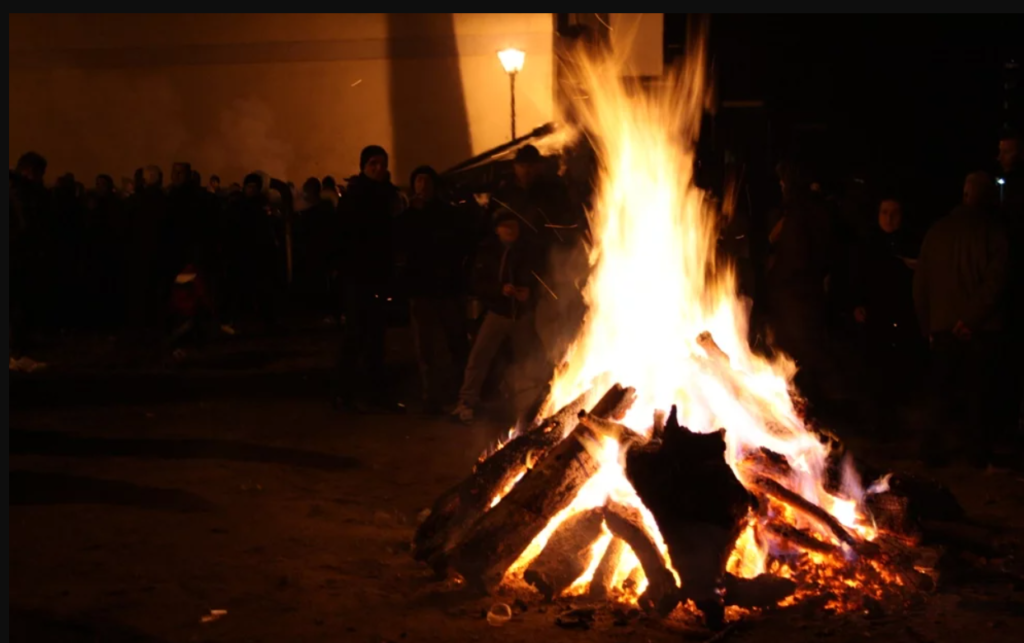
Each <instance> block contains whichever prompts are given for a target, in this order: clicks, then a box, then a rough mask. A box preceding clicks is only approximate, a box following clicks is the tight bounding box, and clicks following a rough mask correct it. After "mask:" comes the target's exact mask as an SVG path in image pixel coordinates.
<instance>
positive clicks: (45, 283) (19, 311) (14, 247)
mask: <svg viewBox="0 0 1024 643" xmlns="http://www.w3.org/2000/svg"><path fill="white" fill-rule="evenodd" d="M46 166H47V163H46V159H45V158H43V157H42V156H41V155H39V154H36V153H35V152H28V153H26V154H23V155H22V156H21V158H19V159H18V164H17V166H16V167H15V169H14V172H12V173H11V178H10V182H11V186H10V193H9V195H8V201H9V204H10V209H11V210H10V216H9V219H10V222H9V227H10V235H11V236H10V240H9V242H8V243H9V248H10V265H11V274H10V287H11V294H10V306H11V333H10V342H11V354H12V356H17V357H21V356H23V355H24V354H25V352H26V351H28V350H29V348H30V346H29V341H30V339H31V337H32V335H33V334H34V333H35V332H36V331H37V330H38V329H39V328H40V326H41V325H42V323H43V322H44V315H45V314H46V298H47V297H48V296H49V295H48V293H51V292H52V290H51V288H52V285H53V284H52V283H50V278H51V277H52V274H53V272H52V265H53V264H52V261H53V257H52V251H51V250H50V245H49V236H50V235H49V229H50V219H51V210H50V198H49V194H48V193H47V190H46V187H45V186H44V185H43V178H44V177H45V175H46Z"/></svg>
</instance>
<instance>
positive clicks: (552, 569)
mask: <svg viewBox="0 0 1024 643" xmlns="http://www.w3.org/2000/svg"><path fill="white" fill-rule="evenodd" d="M603 521H604V512H602V511H601V509H591V510H589V511H581V512H580V513H578V514H576V515H575V516H572V517H570V518H568V519H566V520H565V522H563V523H562V524H561V525H559V526H558V529H556V530H555V532H554V533H553V534H551V538H550V539H548V542H547V545H545V547H544V551H542V552H541V553H540V555H539V556H537V558H536V559H534V561H533V562H532V563H531V564H530V566H529V567H528V568H527V569H526V572H525V573H524V574H523V579H524V580H526V582H527V583H529V584H531V585H533V586H534V587H536V588H537V590H538V591H539V592H540V593H541V594H543V595H544V598H545V599H547V600H549V601H550V600H552V599H553V598H555V597H556V596H558V595H560V594H561V593H562V592H564V591H565V590H566V589H568V588H569V586H570V585H572V584H573V581H575V580H576V579H577V578H579V577H580V575H581V574H582V573H583V572H585V571H586V569H587V566H588V565H589V564H590V558H591V557H590V553H591V548H592V547H593V545H594V543H595V542H597V540H598V538H600V537H601V523H602V522H603Z"/></svg>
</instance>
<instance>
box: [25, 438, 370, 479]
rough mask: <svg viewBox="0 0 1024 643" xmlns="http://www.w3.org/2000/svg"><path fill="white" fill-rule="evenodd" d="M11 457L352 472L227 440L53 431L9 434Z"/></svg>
mask: <svg viewBox="0 0 1024 643" xmlns="http://www.w3.org/2000/svg"><path fill="white" fill-rule="evenodd" d="M10 454H11V455H17V454H22V455H49V456H70V457H80V458H97V457H99V458H102V457H129V458H151V459H156V460H230V461H234V462H258V463H262V464H281V465H287V466H294V467H305V468H308V469H320V470H322V471H343V470H347V469H354V468H356V467H358V466H359V465H360V461H359V460H358V459H356V458H353V457H351V456H343V455H333V454H330V453H320V452H317V451H303V450H301V449H289V448H283V447H272V446H266V445H262V444H252V443H249V442H234V441H231V440H187V439H178V440H157V439H145V440H143V439H135V438H97V437H79V436H73V435H68V434H66V433H59V432H56V431H23V430H17V429H16V430H12V431H11V432H10Z"/></svg>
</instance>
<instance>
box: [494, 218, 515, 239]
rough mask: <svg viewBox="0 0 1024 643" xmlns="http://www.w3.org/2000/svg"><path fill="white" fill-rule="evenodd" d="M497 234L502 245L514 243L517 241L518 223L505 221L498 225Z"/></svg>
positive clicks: (511, 220)
mask: <svg viewBox="0 0 1024 643" xmlns="http://www.w3.org/2000/svg"><path fill="white" fill-rule="evenodd" d="M497 232H498V239H500V240H501V242H502V243H506V244H508V243H515V242H516V241H518V240H519V222H518V221H516V220H515V219H505V220H504V221H502V222H501V223H499V224H498V228H497Z"/></svg>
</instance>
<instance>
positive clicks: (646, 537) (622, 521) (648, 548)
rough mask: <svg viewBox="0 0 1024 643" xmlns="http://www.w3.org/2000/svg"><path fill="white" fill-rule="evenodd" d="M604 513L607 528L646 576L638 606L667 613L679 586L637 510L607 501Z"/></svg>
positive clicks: (649, 610)
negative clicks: (638, 562)
mask: <svg viewBox="0 0 1024 643" xmlns="http://www.w3.org/2000/svg"><path fill="white" fill-rule="evenodd" d="M604 514H605V522H606V523H607V525H608V529H609V530H610V531H611V532H612V533H613V534H615V535H616V536H617V537H619V538H621V539H622V540H623V541H624V542H625V543H626V544H627V545H629V547H630V548H631V549H632V550H633V553H634V554H636V557H637V559H638V560H639V561H640V565H641V566H642V567H643V570H644V574H645V575H646V576H647V581H648V584H647V589H646V590H645V591H644V593H643V595H642V596H640V607H642V608H643V609H644V610H645V611H647V612H649V613H654V614H657V615H659V616H663V617H664V616H668V615H669V614H670V613H671V612H672V610H674V609H675V607H676V605H678V604H679V599H680V596H679V587H678V585H676V579H675V577H674V576H673V575H672V572H671V571H670V570H669V569H668V567H666V566H665V561H664V559H663V558H662V556H661V552H660V551H658V545H657V544H656V543H655V542H654V540H653V539H652V538H651V536H650V534H648V533H647V530H646V529H645V528H644V521H643V516H642V515H641V514H640V511H639V510H637V509H634V508H633V507H627V506H626V505H623V504H619V503H617V502H615V501H611V500H609V501H608V503H607V504H606V505H605V508H604Z"/></svg>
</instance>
